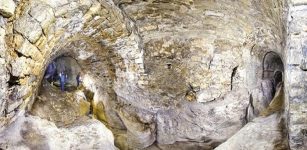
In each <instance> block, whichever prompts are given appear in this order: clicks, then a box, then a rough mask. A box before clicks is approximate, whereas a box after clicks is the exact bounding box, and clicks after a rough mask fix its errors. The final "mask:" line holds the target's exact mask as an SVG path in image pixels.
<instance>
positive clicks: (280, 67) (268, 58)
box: [262, 52, 284, 84]
mask: <svg viewBox="0 0 307 150" xmlns="http://www.w3.org/2000/svg"><path fill="white" fill-rule="evenodd" d="M283 72H284V64H283V61H282V59H281V57H280V56H279V55H278V54H277V53H275V52H268V53H266V54H265V55H264V58H263V74H262V79H274V81H275V84H278V83H279V82H281V81H283Z"/></svg>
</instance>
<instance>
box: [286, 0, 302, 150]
mask: <svg viewBox="0 0 307 150" xmlns="http://www.w3.org/2000/svg"><path fill="white" fill-rule="evenodd" d="M306 16H307V1H305V0H292V1H291V3H290V5H289V15H288V28H287V31H288V34H287V35H288V38H287V48H286V62H285V63H286V67H287V69H286V83H287V92H286V93H288V97H287V98H288V105H289V121H288V126H289V143H290V148H291V149H299V150H303V149H306V148H307V139H306V136H307V135H306V131H307V126H306V125H307V121H306V92H305V90H306V83H305V82H306V72H305V71H306V56H307V38H306V37H307V36H306V35H307V18H306Z"/></svg>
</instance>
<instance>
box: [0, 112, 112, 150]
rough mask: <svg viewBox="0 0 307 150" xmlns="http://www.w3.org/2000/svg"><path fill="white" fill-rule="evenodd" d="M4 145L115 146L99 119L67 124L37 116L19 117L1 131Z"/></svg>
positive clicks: (16, 147) (13, 147)
mask: <svg viewBox="0 0 307 150" xmlns="http://www.w3.org/2000/svg"><path fill="white" fill-rule="evenodd" d="M0 147H1V148H3V149H8V150H9V149H12V150H13V149H105V150H116V149H117V148H116V147H115V146H114V139H113V135H112V132H111V131H110V130H109V129H107V128H106V127H105V126H104V125H103V124H102V123H101V122H99V121H98V120H92V119H86V118H84V119H82V120H79V123H77V124H72V125H71V126H69V127H68V128H58V127H57V126H56V125H55V124H54V123H53V122H49V121H47V120H45V119H41V118H39V117H37V116H28V117H19V118H18V119H17V120H16V121H15V122H14V123H12V124H11V125H10V126H9V127H8V128H7V130H5V131H4V132H2V133H1V134H0Z"/></svg>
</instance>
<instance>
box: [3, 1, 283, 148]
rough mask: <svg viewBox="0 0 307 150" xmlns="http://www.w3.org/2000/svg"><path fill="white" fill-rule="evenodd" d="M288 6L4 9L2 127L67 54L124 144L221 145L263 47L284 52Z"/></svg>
mask: <svg viewBox="0 0 307 150" xmlns="http://www.w3.org/2000/svg"><path fill="white" fill-rule="evenodd" d="M9 3H11V4H12V5H15V4H14V2H13V1H10V0H7V4H9ZM284 5H285V4H284V2H283V1H276V0H261V1H253V0H249V1H248V0H238V1H229V0H219V1H214V0H207V1H202V0H187V1H184V0H181V1H178V0H171V1H169V0H165V1H164V0H161V1H155V0H150V1H139V0H136V1H129V0H125V1H120V0H114V1H111V0H99V1H97V0H82V1H77V0H52V1H48V0H29V1H18V2H16V10H15V11H14V13H10V11H11V10H7V12H6V13H3V12H2V9H1V8H0V12H2V13H1V14H2V15H3V16H4V17H10V18H3V17H2V16H1V17H0V27H1V28H0V33H1V34H0V56H1V59H0V62H1V64H2V67H1V68H0V69H1V74H2V75H3V76H1V77H2V79H1V82H2V83H1V84H0V86H1V87H2V88H1V90H3V91H2V92H0V95H1V102H0V111H1V114H0V115H1V116H2V117H1V120H7V121H1V123H2V124H3V125H1V127H2V129H5V127H6V126H5V125H4V124H9V123H10V122H12V121H13V120H14V119H16V118H17V116H18V115H23V114H24V111H28V110H30V109H31V106H32V103H33V102H34V101H35V97H36V95H37V93H38V89H39V87H40V85H41V81H42V77H43V75H44V71H45V68H46V66H47V64H48V63H49V62H50V61H51V60H52V59H54V58H56V57H57V56H60V55H62V54H66V55H70V56H72V57H74V58H75V59H77V60H78V62H80V64H81V67H82V69H83V70H84V74H85V75H84V80H85V82H84V86H85V87H86V88H87V89H88V90H90V91H92V92H93V93H94V96H93V99H94V101H95V103H99V104H101V103H102V104H103V105H104V107H105V113H106V120H107V122H108V124H109V126H111V127H112V128H116V129H119V130H121V131H124V135H123V136H122V137H119V139H120V138H123V139H124V140H126V141H127V142H128V147H130V148H145V147H148V146H150V145H152V144H153V143H154V142H156V143H157V144H160V145H164V144H174V143H176V142H177V143H178V142H190V143H192V144H193V143H195V145H197V144H198V143H199V142H203V143H204V145H202V146H203V147H206V148H208V147H209V148H213V147H216V146H217V145H218V144H220V143H221V142H223V141H225V140H227V139H228V138H230V137H231V136H232V135H233V134H235V133H236V132H237V131H239V130H240V129H241V128H242V127H243V126H244V124H245V123H246V122H247V120H246V109H247V107H248V105H249V102H250V101H249V100H250V93H251V92H252V91H253V90H254V89H255V88H257V86H259V85H258V82H259V81H261V79H262V74H263V70H262V68H263V64H262V63H263V57H264V56H265V55H266V53H267V52H270V51H273V52H276V53H277V54H278V55H279V56H282V58H284V57H283V56H284V53H283V46H284V45H283V44H284V43H283V41H284V35H283V31H284V24H283V17H282V16H283V9H284ZM1 6H4V5H0V7H1ZM11 8H13V7H11ZM127 137H128V138H127Z"/></svg>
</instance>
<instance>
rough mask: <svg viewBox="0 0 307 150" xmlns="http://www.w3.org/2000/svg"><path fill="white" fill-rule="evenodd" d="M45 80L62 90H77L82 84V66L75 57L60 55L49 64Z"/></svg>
mask: <svg viewBox="0 0 307 150" xmlns="http://www.w3.org/2000/svg"><path fill="white" fill-rule="evenodd" d="M44 80H46V81H48V83H50V84H51V85H54V86H55V87H58V88H59V89H60V90H62V91H73V90H76V89H77V88H78V87H79V86H80V84H81V67H80V65H79V64H78V62H77V60H75V59H74V58H72V57H70V56H64V55H63V56H59V57H57V58H55V59H54V60H52V61H51V62H50V63H49V64H48V65H47V68H46V71H45V74H44ZM46 81H43V84H45V83H46Z"/></svg>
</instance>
